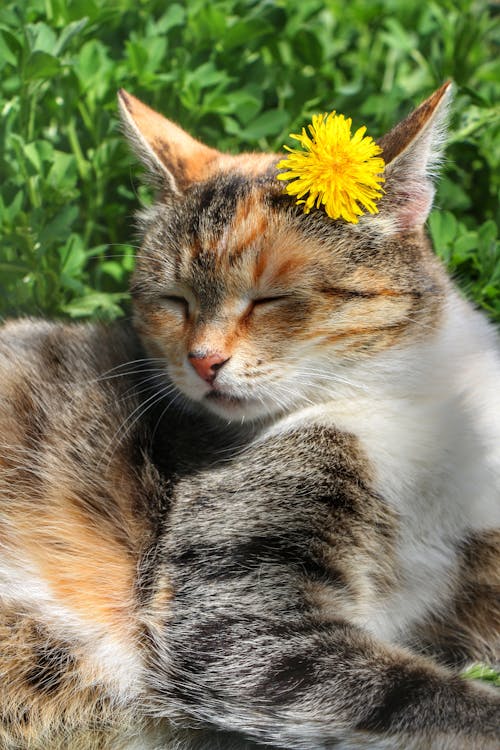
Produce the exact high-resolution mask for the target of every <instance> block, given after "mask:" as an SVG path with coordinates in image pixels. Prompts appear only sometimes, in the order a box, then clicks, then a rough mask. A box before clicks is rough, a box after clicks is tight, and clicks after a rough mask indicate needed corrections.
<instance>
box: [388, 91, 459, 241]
mask: <svg viewBox="0 0 500 750" xmlns="http://www.w3.org/2000/svg"><path fill="white" fill-rule="evenodd" d="M451 88H452V86H451V83H450V82H447V83H445V84H444V85H443V86H441V88H439V89H438V90H437V91H435V92H434V93H433V94H432V96H430V97H429V98H428V99H426V100H425V101H424V102H423V103H422V104H421V105H420V106H419V107H417V109H415V110H414V111H413V112H412V113H411V114H410V115H408V117H406V118H405V119H404V120H402V122H400V123H399V124H398V125H396V126H395V127H394V128H393V129H392V130H391V131H390V132H389V133H387V134H386V135H384V136H383V137H382V138H381V139H380V140H379V141H378V143H379V145H380V146H381V147H382V156H383V158H384V161H385V163H386V168H385V172H384V177H385V183H384V186H383V187H384V190H385V195H384V197H383V199H382V200H381V201H380V204H379V212H380V213H379V214H378V215H377V216H376V217H375V221H377V220H378V221H379V223H380V227H381V229H382V230H383V231H387V232H393V231H402V230H403V231H408V230H410V231H411V230H412V229H417V228H418V227H421V226H422V225H423V224H424V222H425V220H426V219H427V216H428V214H429V211H430V210H431V207H432V201H433V198H434V184H433V180H434V177H435V174H436V169H437V166H438V165H439V162H440V160H441V157H442V146H443V142H444V139H445V136H446V121H447V114H448V106H449V102H450V99H451Z"/></svg>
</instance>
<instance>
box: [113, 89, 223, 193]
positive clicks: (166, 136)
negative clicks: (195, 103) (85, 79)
mask: <svg viewBox="0 0 500 750" xmlns="http://www.w3.org/2000/svg"><path fill="white" fill-rule="evenodd" d="M118 103H119V107H120V114H121V119H122V123H123V128H124V131H125V134H126V136H127V138H128V140H129V142H130V144H131V145H132V148H133V149H134V151H135V153H136V154H137V156H138V157H139V159H140V160H141V161H142V162H143V164H145V166H146V168H147V169H148V172H149V173H150V175H151V176H152V177H153V178H154V180H155V181H156V182H159V183H160V185H161V186H162V187H164V188H165V187H167V189H169V190H170V191H172V192H173V193H182V192H183V191H184V190H185V189H186V188H187V187H188V186H189V185H190V184H192V183H193V182H200V181H202V180H203V179H205V178H206V177H207V175H208V173H209V171H210V165H211V164H212V163H213V162H214V161H215V160H216V159H217V158H218V157H219V156H220V153H219V152H218V151H216V150H215V149H212V148H209V147H208V146H205V145H204V144H203V143H200V142H199V141H197V140H195V139H194V138H193V137H192V136H190V135H189V133H186V131H185V130H183V129H182V128H180V127H179V126H178V125H176V124H175V123H173V122H171V121H170V120H167V118H166V117H163V116H162V115H160V114H159V113H158V112H155V111H154V110H153V109H151V108H150V107H148V106H146V104H143V103H142V102H141V101H139V99H136V97H135V96H132V95H131V94H129V93H128V92H127V91H124V89H120V90H119V92H118Z"/></svg>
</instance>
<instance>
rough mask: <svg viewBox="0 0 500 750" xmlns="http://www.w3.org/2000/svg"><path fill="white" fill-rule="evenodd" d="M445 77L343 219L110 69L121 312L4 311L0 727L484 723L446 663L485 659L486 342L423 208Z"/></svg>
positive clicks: (221, 735)
mask: <svg viewBox="0 0 500 750" xmlns="http://www.w3.org/2000/svg"><path fill="white" fill-rule="evenodd" d="M449 89H450V87H449V85H444V86H443V87H441V89H439V90H438V91H437V92H435V93H434V94H433V95H432V96H431V97H430V98H429V99H428V100H427V101H426V102H424V103H423V104H422V105H421V106H420V107H419V108H417V109H416V110H415V111H414V112H413V113H412V114H411V115H410V116H409V117H408V118H407V119H406V120H404V121H403V122H402V123H400V124H399V125H397V126H396V127H395V128H394V129H393V130H392V131H391V132H390V133H388V134H387V135H385V136H384V137H383V138H382V139H381V140H380V144H381V146H382V148H383V151H384V158H385V161H386V163H387V168H386V173H385V178H386V181H385V183H384V188H385V191H386V192H385V194H384V197H383V199H382V200H381V202H380V205H379V208H380V212H379V214H377V215H376V216H367V217H363V218H362V219H361V220H360V222H359V224H357V225H356V226H353V225H348V224H345V223H343V222H338V221H332V220H330V219H328V217H326V215H324V213H323V212H322V211H313V212H312V213H311V214H310V215H308V216H305V215H304V214H303V212H302V210H301V209H300V207H296V206H295V205H294V204H293V200H291V199H290V198H289V197H287V196H285V195H283V192H282V186H281V185H280V184H279V182H278V180H276V171H275V164H276V161H277V158H278V157H276V156H275V155H269V154H246V155H242V156H230V155H226V154H221V153H219V152H218V151H217V150H215V149H213V148H209V147H207V146H205V145H203V144H201V143H199V142H198V141H196V140H194V139H193V138H192V137H191V136H189V135H188V134H187V133H185V132H184V131H183V130H182V129H181V128H180V127H179V126H177V125H175V124H173V123H171V122H169V121H168V120H166V119H164V118H163V117H162V116H161V115H159V114H158V113H156V112H153V111H152V110H151V109H149V108H148V107H147V106H146V105H144V104H142V103H141V102H139V100H137V99H135V98H134V97H132V96H130V95H129V94H126V93H125V92H121V93H120V102H121V109H122V118H123V123H124V128H125V130H126V131H127V134H128V136H129V138H130V140H131V142H132V145H133V146H134V148H135V149H136V150H137V152H138V154H139V156H140V158H141V159H142V160H143V162H144V163H145V165H146V167H147V169H148V172H149V173H150V176H152V177H153V180H154V182H155V183H156V185H157V187H158V194H157V198H156V201H155V203H154V204H153V206H152V207H151V208H149V209H148V210H147V211H144V212H143V213H142V215H141V220H140V223H141V232H142V236H143V241H142V245H141V248H140V249H139V251H138V254H137V267H136V271H135V274H134V277H133V281H132V295H133V304H134V322H133V324H131V323H130V322H129V321H123V322H118V323H115V324H113V325H111V326H101V325H97V324H95V325H73V326H72V325H67V324H62V323H49V322H45V321H35V320H24V321H20V322H9V323H7V324H6V325H5V326H3V327H2V328H1V330H0V748H1V749H2V750H47V749H49V750H52V748H54V750H66V749H68V750H263V749H264V748H266V747H267V748H271V749H272V750H278V748H282V749H288V750H334V749H335V750H368V749H371V750H403V749H404V750H496V749H497V748H498V746H499V745H500V735H499V722H498V717H499V709H500V698H499V694H498V693H495V691H494V690H493V689H489V688H487V687H485V686H482V685H478V684H475V683H471V682H467V681H465V680H463V679H462V678H461V677H460V676H459V674H458V673H459V670H461V669H462V668H463V667H465V666H466V665H467V664H469V663H470V662H471V661H473V660H480V661H485V662H488V663H491V664H495V663H496V662H498V661H500V648H499V642H500V632H499V623H500V604H499V602H500V596H499V591H500V580H499V578H500V566H499V560H500V530H499V529H500V508H499V497H500V419H499V414H500V396H499V389H498V383H499V375H500V362H499V357H498V353H497V351H498V344H497V338H496V335H495V333H494V331H493V330H492V328H491V327H490V326H489V325H488V323H487V322H486V320H485V319H484V318H483V317H482V316H481V315H480V314H479V313H478V312H476V311H475V310H474V309H473V308H472V307H471V306H470V305H469V304H468V303H466V302H465V301H463V300H462V299H461V297H460V296H459V294H458V292H457V291H456V290H455V288H454V286H453V284H452V282H451V281H450V280H449V279H448V276H447V275H446V273H445V271H444V269H443V268H442V267H441V265H440V264H439V262H438V261H437V260H436V259H435V257H434V255H433V252H432V250H431V247H430V245H429V242H428V240H427V238H426V234H425V230H424V227H423V225H424V222H425V219H426V216H427V214H428V211H429V209H430V206H431V203H432V197H433V191H434V188H433V182H432V177H433V175H434V171H435V165H436V163H437V162H438V160H439V156H440V153H441V149H440V145H441V142H442V138H443V125H444V122H445V114H446V106H447V101H448V100H449ZM211 363H214V366H213V367H212V364H211Z"/></svg>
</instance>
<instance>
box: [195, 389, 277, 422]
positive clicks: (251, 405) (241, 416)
mask: <svg viewBox="0 0 500 750" xmlns="http://www.w3.org/2000/svg"><path fill="white" fill-rule="evenodd" d="M201 403H202V404H203V405H204V406H205V408H206V409H208V411H210V412H211V413H212V414H216V415H217V416H218V417H221V418H222V419H226V420H230V421H234V420H238V421H243V420H245V421H246V420H254V419H265V418H267V417H269V416H271V414H272V410H271V409H269V407H268V406H267V405H266V404H265V403H264V402H263V401H262V400H261V399H256V398H243V397H240V396H234V395H231V394H227V393H222V392H221V391H210V392H209V393H207V394H206V395H205V396H204V397H203V399H202V401H201Z"/></svg>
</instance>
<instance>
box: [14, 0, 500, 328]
mask: <svg viewBox="0 0 500 750" xmlns="http://www.w3.org/2000/svg"><path fill="white" fill-rule="evenodd" d="M493 11H494V4H493V3H492V4H491V5H488V3H485V2H484V0H480V1H479V2H473V1H472V0H441V1H440V2H437V1H436V0H435V1H434V2H432V1H431V2H429V3H420V4H414V3H413V4H412V3H406V1H405V0H384V1H383V2H382V0H374V1H373V2H370V3H367V2H365V0H351V2H350V3H348V4H347V5H346V4H345V3H344V2H343V1H342V0H302V2H301V3H288V2H285V0H281V1H279V0H278V1H275V2H272V1H271V0H212V2H210V3H207V2H206V1H205V0H186V1H185V2H170V3H165V2H164V0H149V1H146V0H139V1H138V0H110V1H109V2H107V3H98V2H97V0H26V2H24V3H18V2H17V1H12V0H7V1H6V2H4V3H3V4H2V8H1V9H0V108H1V112H2V117H1V118H0V139H1V141H2V143H3V148H2V155H1V156H0V172H1V174H2V181H1V184H0V235H1V245H0V247H1V250H0V315H8V314H16V313H17V314H18V313H30V314H41V315H50V316H66V317H68V316H69V317H72V318H88V317H95V316H100V317H105V318H113V317H116V316H118V315H121V314H122V313H123V309H124V305H126V301H127V292H126V288H127V278H128V275H129V273H130V270H131V269H132V266H133V247H132V246H131V238H133V236H134V233H133V220H132V215H133V211H134V209H135V208H136V207H137V204H138V198H139V199H140V200H143V201H147V200H148V194H147V191H146V190H145V188H143V187H142V186H140V184H138V182H137V180H136V178H135V177H134V176H133V175H134V174H136V173H137V168H136V166H135V164H134V162H133V160H132V158H131V157H130V155H129V154H128V152H127V150H126V148H125V146H124V144H123V143H122V139H121V138H120V134H119V132H118V129H117V126H116V101H115V97H116V90H117V89H118V88H119V87H120V86H123V87H125V88H127V89H129V90H130V91H131V92H133V93H135V94H136V95H138V96H140V97H142V98H143V99H144V100H145V101H146V102H148V103H150V104H151V105H152V106H153V107H156V108H158V109H159V110H161V111H163V112H165V113H166V114H167V115H168V116H170V117H171V118H172V119H174V120H178V121H179V122H180V123H181V124H183V125H184V126H185V127H186V128H187V129H189V130H190V131H191V132H192V133H193V134H195V135H197V136H199V137H201V138H202V139H203V140H205V141H206V142H207V143H209V144H214V145H217V146H218V147H219V148H221V149H227V150H229V151H239V150H241V149H261V148H264V149H278V148H280V147H281V145H282V144H283V143H284V142H286V140H287V138H288V134H289V133H290V132H293V131H296V130H297V128H298V127H300V126H301V125H302V124H303V123H304V122H305V121H306V119H308V118H309V116H310V115H311V114H313V113H314V112H317V111H321V110H326V109H332V108H336V109H337V110H338V111H341V112H345V113H347V114H353V115H354V125H359V124H363V123H364V124H367V125H368V127H369V132H370V133H373V134H374V135H377V134H382V133H383V132H384V131H385V130H387V129H388V128H389V127H390V126H391V125H392V124H393V123H394V122H395V121H396V120H397V119H398V118H400V117H402V116H403V115H404V114H406V113H407V112H408V111H409V110H410V109H411V107H412V106H414V105H415V104H416V103H418V102H419V101H421V100H422V99H423V98H424V97H426V96H427V95H428V94H429V93H430V92H431V91H432V90H433V89H435V88H436V87H437V86H439V85H440V84H441V83H442V82H443V80H445V79H447V78H452V79H453V80H454V81H455V83H456V92H457V94H456V100H455V107H454V114H453V118H452V123H451V126H452V130H451V140H450V146H449V149H448V157H447V161H446V165H445V169H444V174H443V177H442V180H441V182H440V185H439V189H438V194H437V201H436V205H437V207H438V210H435V211H434V212H433V214H432V215H431V218H430V221H429V231H430V233H431V235H432V238H433V240H434V243H435V245H436V249H437V252H438V253H439V254H440V255H441V256H442V257H443V258H444V260H445V262H446V263H447V265H448V267H449V268H450V270H451V272H452V273H453V274H454V275H455V276H456V278H457V280H458V281H459V283H460V284H461V285H462V287H463V288H464V289H465V291H466V293H467V294H468V295H469V296H470V297H471V298H473V299H474V300H475V301H476V302H477V304H478V305H480V306H482V307H483V308H484V309H485V310H487V312H488V313H489V314H490V315H491V317H492V318H494V319H496V320H500V294H499V290H500V250H499V242H498V190H499V185H500V178H499V170H498V162H499V160H500V147H499V146H500V133H499V129H500V128H499V119H500V118H499V107H498V104H497V102H498V101H500V61H499V58H498V55H497V49H496V48H495V45H496V44H497V43H498V41H499V26H498V22H497V20H495V17H494V12H493Z"/></svg>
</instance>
